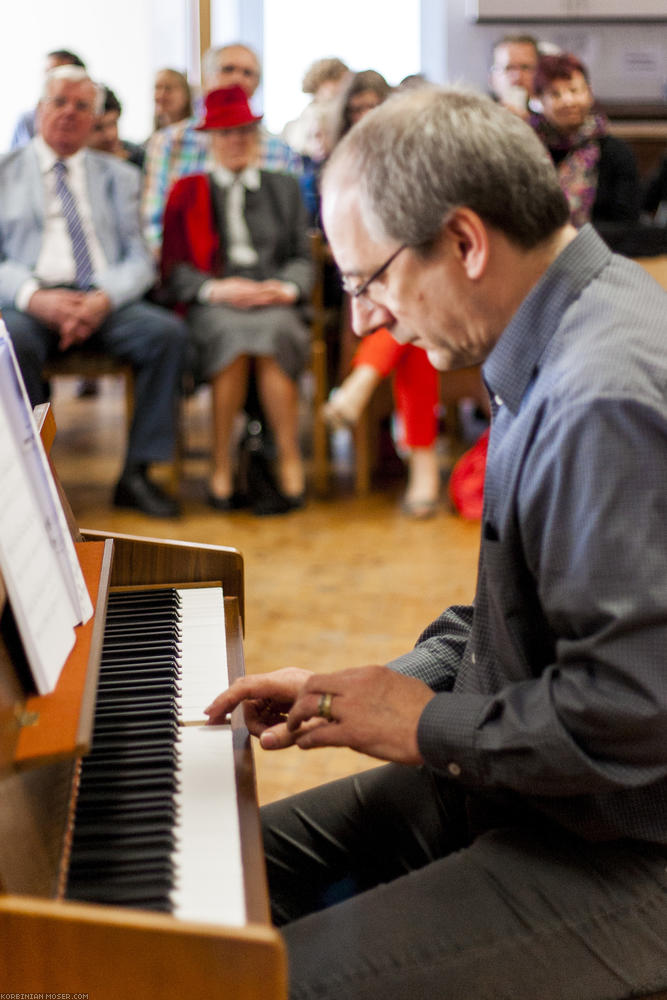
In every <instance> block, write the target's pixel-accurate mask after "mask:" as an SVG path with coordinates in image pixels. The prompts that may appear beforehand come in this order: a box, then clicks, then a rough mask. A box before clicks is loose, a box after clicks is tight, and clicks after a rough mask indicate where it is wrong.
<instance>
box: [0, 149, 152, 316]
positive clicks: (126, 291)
mask: <svg viewBox="0 0 667 1000" xmlns="http://www.w3.org/2000/svg"><path fill="white" fill-rule="evenodd" d="M84 156H85V171H86V176H87V183H88V196H89V198H90V205H91V211H92V218H93V225H94V227H95V233H96V235H97V238H98V240H99V241H100V244H101V246H102V249H103V251H104V255H105V257H106V259H107V261H108V266H107V267H106V268H105V269H104V270H103V271H101V272H99V273H96V274H94V275H93V281H94V284H95V285H96V286H97V287H98V288H101V289H102V290H103V291H105V292H106V293H107V295H108V296H109V298H110V299H111V301H112V303H113V306H114V308H116V309H117V308H119V307H120V306H123V305H126V304H127V303H129V302H133V301H135V300H136V299H139V298H141V296H142V295H143V294H144V293H145V292H146V291H147V290H148V289H149V288H150V287H151V285H152V284H153V282H154V280H155V273H154V265H153V260H152V257H151V254H150V251H149V250H148V247H147V246H146V244H145V242H144V239H143V236H142V233H141V226H140V221H139V193H140V185H141V174H140V173H139V171H138V170H137V169H136V168H135V167H133V166H130V165H129V164H127V163H123V161H122V160H119V159H118V158H117V157H115V156H111V155H110V154H108V153H97V152H93V151H92V150H85V152H84ZM43 230H44V189H43V184H42V178H41V176H40V171H39V163H38V159H37V153H36V151H35V148H34V143H33V142H30V143H29V144H28V145H27V146H24V147H23V148H21V149H17V150H15V151H14V152H12V153H8V154H7V155H6V156H3V157H2V158H0V308H2V307H3V306H13V305H14V300H15V298H16V294H17V292H18V291H19V289H20V288H21V286H22V285H23V283H24V282H25V281H27V280H28V278H31V277H32V276H33V271H34V268H35V266H36V264H37V260H38V258H39V253H40V249H41V245H42V233H43Z"/></svg>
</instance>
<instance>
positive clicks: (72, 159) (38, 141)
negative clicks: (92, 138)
mask: <svg viewBox="0 0 667 1000" xmlns="http://www.w3.org/2000/svg"><path fill="white" fill-rule="evenodd" d="M33 142H34V144H35V151H36V153H37V161H38V163H39V169H40V171H41V173H42V174H48V172H49V170H52V169H53V165H54V163H57V161H58V160H62V161H63V162H64V163H67V166H68V168H69V167H70V166H73V167H75V168H78V167H79V166H80V164H81V163H82V162H83V158H84V154H85V150H84V149H79V150H77V152H76V153H73V154H72V155H71V156H58V154H57V153H56V152H55V151H54V150H53V149H51V147H50V146H49V145H47V143H45V142H44V140H43V139H42V137H41V135H36V136H35V138H34V140H33Z"/></svg>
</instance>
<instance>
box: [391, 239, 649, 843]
mask: <svg viewBox="0 0 667 1000" xmlns="http://www.w3.org/2000/svg"><path fill="white" fill-rule="evenodd" d="M483 371H484V377H485V380H486V382H487V385H488V387H489V390H490V393H491V396H492V398H494V397H495V399H496V406H495V407H494V409H495V416H494V419H493V424H492V430H491V436H490V442H489V451H488V458H487V468H486V482H485V500H484V513H483V524H482V543H481V551H480V560H479V572H478V582H477V592H476V596H475V603H474V606H473V607H454V608H450V609H449V610H447V611H445V612H444V614H443V615H441V616H440V618H438V619H437V620H436V621H435V622H433V623H432V624H431V625H430V626H429V627H428V628H427V629H426V630H425V632H424V633H423V635H422V636H421V637H420V639H419V641H418V643H417V646H416V647H415V649H414V650H413V651H412V652H410V653H407V654H406V655H405V656H402V657H400V658H399V659H397V660H395V661H393V662H392V663H391V664H390V666H392V667H393V668H394V669H396V670H399V671H401V672H402V673H406V674H410V675H412V676H416V677H420V678H421V679H423V680H424V681H425V682H426V683H428V684H429V685H430V686H431V687H432V688H433V689H434V690H436V691H438V692H442V693H441V694H439V695H438V696H437V697H436V698H434V699H432V701H431V702H429V704H428V705H427V706H426V708H425V710H424V712H423V714H422V717H421V720H420V725H419V734H418V735H419V746H420V749H421V752H422V754H423V756H424V758H425V759H426V762H427V764H428V765H430V766H431V767H432V768H434V769H436V770H437V771H439V772H442V774H443V776H446V777H447V780H454V781H456V782H458V783H461V784H463V785H464V786H465V787H466V788H469V789H470V790H475V791H477V792H478V793H481V794H482V795H484V794H491V795H492V797H493V798H494V799H498V798H500V799H501V800H505V801H506V802H507V803H508V804H510V805H511V804H512V803H514V804H517V803H519V802H520V803H522V804H524V805H528V806H529V807H532V808H534V809H537V810H538V811H539V812H541V813H542V814H546V815H547V816H550V817H551V818H552V819H554V820H555V821H557V822H558V823H560V824H562V825H563V826H565V827H567V828H569V829H571V830H573V831H575V832H577V833H579V834H581V835H582V836H584V837H586V838H588V839H592V840H594V839H609V838H617V837H632V838H637V839H644V840H649V841H654V842H658V843H667V295H665V293H664V292H663V291H662V290H661V289H660V288H659V286H658V285H657V283H655V282H653V281H652V280H651V279H650V278H649V277H648V275H647V274H646V273H645V272H644V271H643V270H642V269H641V268H640V267H638V266H637V265H635V264H634V263H632V262H630V261H628V260H626V259H624V258H622V257H618V256H615V255H612V254H611V253H610V251H609V250H608V249H607V247H606V245H605V244H604V243H603V242H602V241H601V240H600V238H599V237H598V236H597V235H596V233H595V232H594V231H593V229H592V228H591V227H590V226H587V227H584V229H582V230H581V231H580V233H579V234H578V235H577V237H576V238H575V239H574V240H573V241H572V243H570V244H569V245H568V246H567V247H566V249H565V250H564V251H563V252H562V254H561V255H560V256H559V257H558V259H557V260H556V261H555V262H554V264H553V265H552V266H551V267H550V268H549V270H548V271H547V273H546V274H545V275H544V276H543V278H542V279H541V280H540V282H539V283H538V284H537V285H536V286H535V287H534V288H533V289H532V291H531V292H530V294H529V295H528V296H527V298H526V299H525V300H524V302H523V303H522V305H521V306H520V308H519V309H518V311H517V312H516V314H515V315H514V317H513V318H512V320H511V322H510V324H509V325H508V327H507V328H506V329H505V331H504V332H503V334H502V336H501V338H500V340H499V341H498V343H497V344H496V346H495V348H494V349H493V351H492V353H491V354H490V355H489V357H488V359H487V361H486V362H485V364H484V368H483Z"/></svg>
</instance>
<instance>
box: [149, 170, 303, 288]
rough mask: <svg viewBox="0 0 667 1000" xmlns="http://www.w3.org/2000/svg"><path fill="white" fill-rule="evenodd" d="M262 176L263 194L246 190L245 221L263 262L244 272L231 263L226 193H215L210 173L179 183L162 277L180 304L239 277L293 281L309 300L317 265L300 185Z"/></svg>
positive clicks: (170, 209) (169, 211)
mask: <svg viewBox="0 0 667 1000" xmlns="http://www.w3.org/2000/svg"><path fill="white" fill-rule="evenodd" d="M260 176H261V184H260V187H259V189H258V190H257V191H246V199H245V220H246V223H247V226H248V230H249V232H250V236H251V239H252V242H253V245H254V247H255V249H256V250H257V253H258V256H259V261H258V263H257V265H255V266H254V267H253V268H252V269H244V270H242V271H241V272H239V270H238V269H237V270H234V269H233V268H230V267H229V266H228V265H227V264H226V262H225V231H226V227H225V219H224V202H225V196H224V192H221V191H218V190H215V189H214V188H213V185H212V182H211V180H210V177H209V176H208V175H207V174H192V175H191V176H189V177H183V178H181V179H180V180H179V181H177V182H176V184H174V186H173V188H172V190H171V193H170V195H169V199H168V202H167V207H166V209H165V215H164V237H163V252H162V276H163V280H164V281H165V282H166V284H167V285H168V286H169V288H170V291H171V293H172V295H173V297H175V298H176V299H177V300H178V301H180V302H191V301H193V300H194V299H195V298H196V296H197V292H198V291H199V288H200V287H201V285H202V284H203V283H204V281H205V280H206V279H207V278H210V277H223V276H226V275H231V274H235V273H243V274H245V275H247V276H249V277H254V278H256V279H257V280H265V279H268V278H277V279H279V280H281V281H291V282H293V283H294V284H295V285H297V286H298V288H299V290H300V292H301V298H302V299H304V298H306V297H307V296H308V294H309V292H310V289H311V286H312V281H313V265H312V259H311V255H310V247H309V244H308V230H307V218H306V209H305V205H304V203H303V199H302V196H301V190H300V188H299V183H298V181H297V180H296V178H294V177H291V176H289V175H287V174H280V173H276V172H273V171H268V170H261V171H260ZM250 272H252V273H250Z"/></svg>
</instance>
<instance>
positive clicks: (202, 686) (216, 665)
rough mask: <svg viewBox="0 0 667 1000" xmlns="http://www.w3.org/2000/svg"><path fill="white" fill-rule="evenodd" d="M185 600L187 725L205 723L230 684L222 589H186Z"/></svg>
mask: <svg viewBox="0 0 667 1000" xmlns="http://www.w3.org/2000/svg"><path fill="white" fill-rule="evenodd" d="M178 594H179V597H180V599H181V616H182V623H181V634H182V638H181V657H180V660H181V680H180V685H181V695H180V708H179V713H180V718H181V721H182V722H183V723H185V724H186V725H187V724H191V723H195V722H205V721H206V716H205V715H204V709H205V708H206V706H207V705H210V704H211V702H212V701H213V699H214V698H215V697H217V695H219V694H220V692H221V691H224V690H225V688H226V687H227V686H228V684H229V676H228V671H227V649H226V643H225V605H224V599H223V594H222V589H221V588H220V587H186V588H183V589H182V590H179V591H178Z"/></svg>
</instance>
